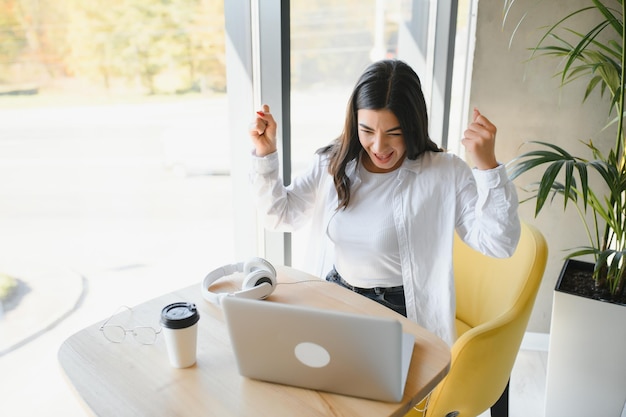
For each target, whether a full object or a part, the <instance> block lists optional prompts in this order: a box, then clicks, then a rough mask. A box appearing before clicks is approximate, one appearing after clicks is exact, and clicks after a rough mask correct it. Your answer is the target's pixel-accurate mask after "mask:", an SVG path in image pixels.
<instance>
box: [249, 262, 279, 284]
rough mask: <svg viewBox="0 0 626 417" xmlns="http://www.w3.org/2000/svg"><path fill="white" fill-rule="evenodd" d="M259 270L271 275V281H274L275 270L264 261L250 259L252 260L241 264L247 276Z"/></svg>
mask: <svg viewBox="0 0 626 417" xmlns="http://www.w3.org/2000/svg"><path fill="white" fill-rule="evenodd" d="M259 269H260V270H264V271H267V272H268V274H271V276H272V279H273V280H274V279H276V269H275V268H274V266H272V264H271V263H269V261H267V260H266V259H263V258H252V259H248V261H246V262H245V263H244V264H243V272H244V273H245V274H249V273H250V272H253V271H256V270H259Z"/></svg>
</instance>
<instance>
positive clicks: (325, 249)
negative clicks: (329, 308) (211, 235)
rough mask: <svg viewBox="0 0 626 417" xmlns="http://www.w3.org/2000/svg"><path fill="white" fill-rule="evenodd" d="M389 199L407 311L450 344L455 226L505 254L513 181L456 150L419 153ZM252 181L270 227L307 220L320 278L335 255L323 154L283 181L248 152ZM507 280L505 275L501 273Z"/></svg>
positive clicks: (271, 158) (274, 162)
mask: <svg viewBox="0 0 626 417" xmlns="http://www.w3.org/2000/svg"><path fill="white" fill-rule="evenodd" d="M398 169H399V173H398V179H397V184H396V186H395V188H394V192H393V198H392V201H391V202H390V204H391V205H392V209H393V217H394V223H395V227H396V232H397V234H398V243H399V249H400V262H401V267H402V282H403V285H404V293H405V299H406V307H407V316H408V318H409V319H411V320H413V321H415V322H416V323H418V324H420V325H421V326H423V327H424V328H426V329H428V330H430V331H431V332H433V333H435V334H437V335H438V336H439V337H441V338H442V339H443V340H444V341H446V342H447V343H448V344H449V345H452V343H453V342H454V340H455V339H456V330H455V321H454V319H455V303H456V300H455V292H454V277H453V268H452V247H453V241H454V232H455V230H456V232H457V233H458V235H459V236H460V237H461V239H463V241H465V242H466V243H467V244H468V245H469V246H471V247H473V248H474V249H476V250H478V251H479V252H482V253H484V254H486V255H489V256H494V257H508V256H511V255H512V254H513V252H514V250H515V248H516V246H517V242H518V240H519V235H520V223H519V218H518V214H517V206H518V199H517V193H516V191H515V186H514V185H513V183H512V182H511V181H510V180H509V178H508V176H507V173H506V169H505V167H504V166H502V165H500V166H499V167H497V168H494V169H492V170H484V171H483V170H477V169H473V170H472V169H470V168H469V167H468V166H467V164H466V163H465V162H464V161H463V160H461V159H460V158H458V157H457V156H455V155H453V154H450V153H444V152H426V153H424V154H423V155H421V156H420V157H418V158H417V159H416V160H414V161H412V160H408V159H405V160H404V162H403V164H402V165H401V166H400V167H399V168H398ZM346 175H347V176H348V177H349V178H350V183H351V189H353V190H354V189H357V187H359V185H360V183H361V179H360V177H359V175H358V170H357V169H356V161H352V162H351V163H350V164H348V166H347V169H346ZM251 183H252V186H253V189H254V190H255V193H256V196H257V204H258V208H259V210H260V212H261V213H262V214H263V215H264V219H265V227H266V228H268V229H270V230H283V231H293V230H295V229H297V228H298V227H300V226H302V225H304V224H305V223H306V222H307V221H312V223H311V239H310V245H311V248H310V251H309V253H310V254H311V263H312V264H311V266H310V268H309V271H308V272H310V273H312V274H314V275H317V276H319V277H325V276H326V274H327V273H328V272H329V271H330V269H331V268H332V265H333V262H334V253H333V245H332V242H331V241H330V239H328V236H327V233H326V231H327V228H328V223H329V221H330V219H331V218H332V216H333V214H334V213H335V211H336V209H337V206H338V199H337V192H336V190H335V188H334V184H333V181H332V177H331V175H330V174H329V173H328V156H327V155H316V157H315V160H314V162H313V164H312V165H311V166H310V167H309V169H308V171H307V172H305V173H304V174H303V175H301V176H298V177H297V178H295V179H294V180H293V182H292V183H291V184H290V185H289V186H288V187H284V186H283V183H282V180H281V179H280V178H279V165H278V154H277V153H273V154H270V155H267V156H266V157H263V158H259V157H256V156H253V161H252V172H251ZM502 279H506V277H502Z"/></svg>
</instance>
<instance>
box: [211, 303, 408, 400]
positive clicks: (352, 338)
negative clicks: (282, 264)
mask: <svg viewBox="0 0 626 417" xmlns="http://www.w3.org/2000/svg"><path fill="white" fill-rule="evenodd" d="M222 307H223V309H224V314H225V318H226V324H227V327H228V332H229V334H230V340H231V344H232V347H233V350H234V353H235V358H236V362H237V367H238V370H239V373H240V374H241V375H242V376H245V377H248V378H253V379H258V380H263V381H269V382H275V383H279V384H284V385H291V386H297V387H302V388H308V389H313V390H318V391H326V392H331V393H336V394H342V395H349V396H354V397H361V398H368V399H372V400H379V401H386V402H399V401H401V400H402V397H403V393H404V387H405V385H406V379H407V374H408V370H409V364H410V362H411V356H412V354H413V346H414V344H415V337H414V336H413V335H410V334H406V333H403V332H402V325H401V324H400V322H399V321H398V320H394V319H388V318H380V317H372V316H366V315H359V314H350V313H344V312H338V311H332V310H322V309H317V308H312V307H304V306H297V305H292V304H283V303H277V302H271V301H260V300H252V299H244V298H237V297H225V298H224V300H223V301H222Z"/></svg>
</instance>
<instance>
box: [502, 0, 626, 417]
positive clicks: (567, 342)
mask: <svg viewBox="0 0 626 417" xmlns="http://www.w3.org/2000/svg"><path fill="white" fill-rule="evenodd" d="M514 2H515V0H505V16H506V15H508V12H509V11H510V9H511V7H512V6H513V3H514ZM589 14H595V15H593V16H590V17H591V18H592V20H591V22H592V23H591V25H590V27H588V28H586V29H584V30H580V29H578V28H576V27H571V26H570V25H572V24H581V22H583V21H582V20H581V19H580V18H581V17H582V16H586V15H589ZM623 16H624V2H623V0H603V1H602V0H590V1H589V4H588V6H586V7H583V8H581V9H579V10H576V11H574V12H571V13H568V14H566V15H565V16H563V17H562V18H559V19H558V21H557V22H556V23H554V24H553V25H551V26H549V27H548V28H547V29H545V31H544V32H543V36H542V37H541V38H540V40H539V42H538V43H537V44H536V45H535V46H534V47H533V48H531V50H532V52H531V59H533V58H538V57H554V58H558V59H559V60H561V63H562V66H561V67H559V70H558V76H559V77H560V80H561V84H562V85H566V84H568V83H570V82H571V81H573V80H579V79H580V78H585V77H586V80H587V83H586V85H585V91H584V94H583V99H582V101H583V102H584V101H585V100H586V99H587V98H588V97H589V95H590V94H591V93H592V92H593V91H596V90H599V92H600V94H601V97H604V98H605V99H606V103H607V111H608V112H607V114H608V118H607V125H606V126H603V127H599V129H598V130H602V129H614V132H615V142H614V143H613V144H612V146H611V147H610V149H609V150H608V151H602V150H601V149H603V147H602V146H596V144H594V143H593V141H591V140H588V141H586V142H584V143H585V145H586V149H587V150H588V153H589V155H588V156H585V157H583V156H576V155H572V154H571V153H570V152H568V151H567V150H565V149H563V148H562V147H560V146H556V145H554V144H552V143H549V142H539V141H533V142H529V146H531V147H532V149H530V150H528V151H526V152H524V153H522V154H520V155H519V156H517V157H516V158H514V159H513V160H512V161H511V162H510V164H509V168H510V176H511V178H513V179H515V178H517V177H519V176H520V175H522V174H523V173H526V172H529V171H536V170H540V172H542V176H541V179H540V180H539V182H537V183H535V184H531V185H530V186H528V187H527V188H526V190H527V191H529V192H530V193H531V197H530V198H529V200H530V199H534V200H535V215H538V214H539V213H540V212H541V211H542V210H543V209H544V208H545V207H546V206H547V205H546V203H547V202H549V201H550V202H552V201H554V200H555V199H557V200H558V199H562V201H563V209H564V210H565V209H566V208H567V207H568V205H573V206H574V207H575V208H576V210H577V212H578V214H579V219H580V220H581V226H582V227H583V228H584V230H585V231H586V234H587V236H588V242H589V243H588V245H587V246H583V247H578V248H573V249H571V250H570V251H569V253H568V255H567V260H566V263H565V265H564V267H563V270H562V272H561V276H560V277H559V280H558V282H557V286H556V291H555V292H554V300H553V301H554V304H553V311H552V322H551V329H550V348H549V352H548V374H547V380H546V417H551V416H565V415H567V416H589V415H602V416H619V415H620V413H621V411H622V409H623V408H624V403H625V402H626V389H625V388H624V387H626V355H624V352H625V351H626V307H625V306H626V298H625V297H626V294H625V287H626V149H625V145H626V142H625V138H624V126H623V122H624V83H625V74H624V71H625V69H626V66H625V65H624V59H625V57H624V54H623V51H624V38H625V36H624V34H625V30H626V29H625V27H624V21H623ZM589 21H590V20H586V22H589ZM582 24H584V23H582ZM592 180H593V181H592ZM592 184H593V185H592ZM580 257H591V258H592V259H593V262H590V263H586V262H581V261H578V260H574V259H572V258H580ZM572 268H578V269H582V273H576V274H574V273H570V270H571V269H572ZM581 275H582V276H584V277H586V278H585V279H586V281H585V282H586V284H585V285H582V288H584V287H587V288H588V289H589V291H588V292H587V293H586V294H581V293H579V292H578V288H580V287H581V286H580V285H579V284H575V285H574V284H571V283H570V282H569V281H568V280H569V279H571V278H572V277H573V276H581ZM574 294H575V295H574ZM562 311H563V312H562ZM605 314H606V316H605ZM588 319H590V320H591V322H590V324H589V327H585V325H584V322H585V321H587V320H588ZM570 332H571V333H572V335H569V336H568V334H569V333H570ZM569 337H572V338H571V339H568V338H569ZM587 344H589V345H590V349H591V350H590V351H589V352H585V351H582V352H580V351H578V348H582V347H584V345H587ZM602 359H607V362H606V363H604V364H603V363H602ZM619 359H621V360H622V361H623V363H622V364H620V363H619ZM613 371H614V372H613ZM612 373H614V374H615V375H614V377H612V376H611V374H612ZM595 388H598V391H595V393H594V391H593V389H595Z"/></svg>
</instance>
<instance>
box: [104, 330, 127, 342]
mask: <svg viewBox="0 0 626 417" xmlns="http://www.w3.org/2000/svg"><path fill="white" fill-rule="evenodd" d="M102 333H104V337H106V338H107V339H108V340H109V341H111V342H113V343H121V342H122V340H124V336H126V332H125V331H124V329H123V328H121V327H120V326H104V327H103V328H102Z"/></svg>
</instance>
